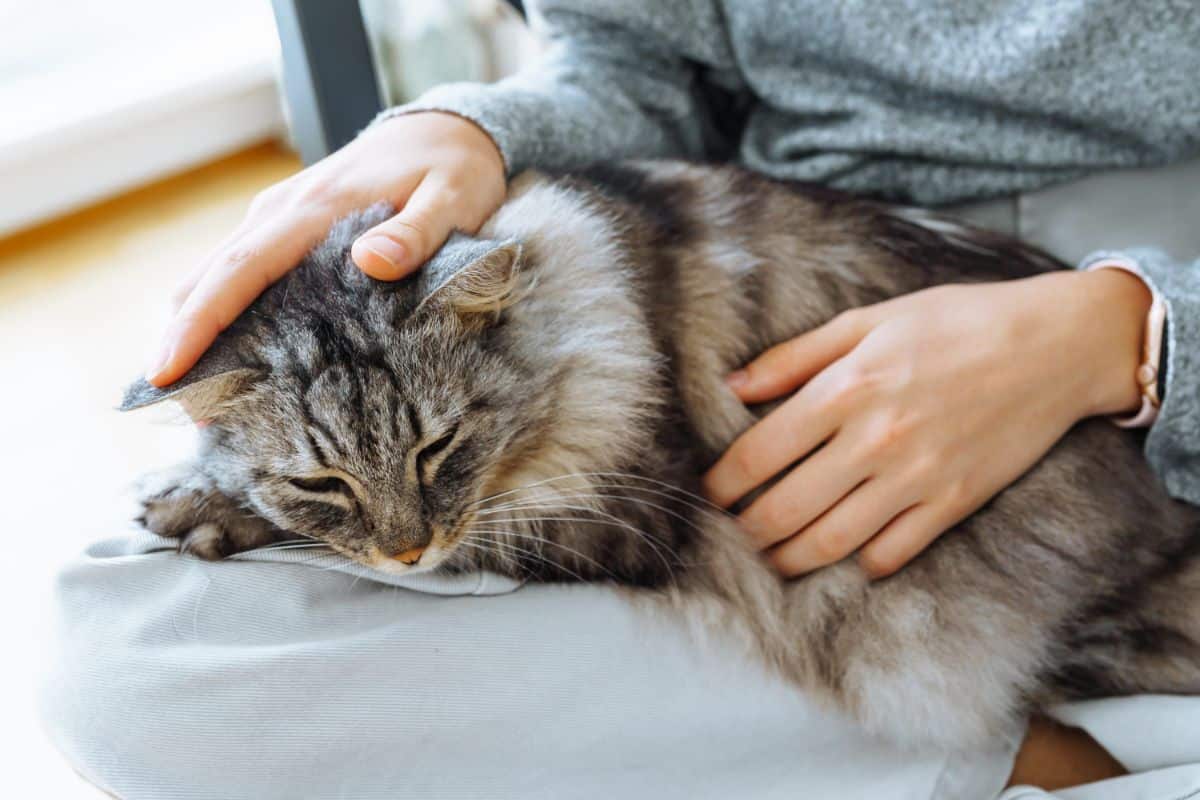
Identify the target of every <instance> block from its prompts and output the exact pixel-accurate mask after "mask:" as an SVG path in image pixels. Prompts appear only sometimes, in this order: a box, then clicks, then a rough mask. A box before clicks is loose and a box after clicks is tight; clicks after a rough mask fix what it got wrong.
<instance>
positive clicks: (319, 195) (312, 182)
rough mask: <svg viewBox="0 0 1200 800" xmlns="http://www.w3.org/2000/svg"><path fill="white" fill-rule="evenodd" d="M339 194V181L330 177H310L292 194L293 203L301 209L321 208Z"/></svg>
mask: <svg viewBox="0 0 1200 800" xmlns="http://www.w3.org/2000/svg"><path fill="white" fill-rule="evenodd" d="M337 194H338V183H337V179H336V178H335V177H333V176H330V175H310V176H308V178H307V180H305V181H304V182H303V183H300V184H299V185H298V186H297V187H296V189H295V190H294V192H293V193H292V198H291V200H292V203H293V204H294V205H296V206H300V207H302V208H303V207H311V206H320V205H323V204H325V203H327V202H329V201H330V200H331V199H332V198H334V197H336V196H337Z"/></svg>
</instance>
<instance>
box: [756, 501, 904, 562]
mask: <svg viewBox="0 0 1200 800" xmlns="http://www.w3.org/2000/svg"><path fill="white" fill-rule="evenodd" d="M911 504H912V500H911V499H910V497H909V496H907V495H906V494H905V493H903V492H902V491H901V490H900V489H899V488H898V487H897V486H895V485H894V484H892V483H890V482H888V481H886V480H884V479H879V478H873V479H871V480H868V481H867V482H866V483H864V484H862V486H860V487H859V488H857V489H855V490H854V491H852V492H851V493H850V494H849V495H847V496H846V497H844V498H843V499H842V500H841V501H840V502H838V503H837V504H836V505H835V506H834V507H833V508H831V509H829V510H828V511H826V512H825V513H824V514H822V515H821V516H820V517H819V518H818V519H817V520H816V521H815V522H813V523H812V524H811V525H809V526H808V527H807V528H805V529H804V530H802V531H800V532H799V533H797V534H795V535H793V536H792V537H791V538H789V539H785V540H784V541H782V542H781V543H779V544H777V545H775V546H774V547H772V548H771V549H770V550H769V551H768V552H767V560H768V561H770V562H771V564H772V566H774V567H775V569H777V570H779V572H781V573H783V574H784V575H786V576H788V577H794V576H796V575H803V574H804V573H806V572H812V571H813V570H815V569H819V568H821V567H825V566H828V565H830V564H834V563H837V562H838V561H841V560H842V559H843V558H845V557H846V556H848V555H850V554H851V553H853V552H854V551H855V550H857V549H858V548H860V547H862V545H863V544H865V543H866V542H868V541H870V539H871V537H872V536H874V535H875V534H876V533H878V532H879V531H880V530H881V529H882V528H883V527H884V526H885V525H887V524H888V523H889V522H891V521H892V520H893V519H894V518H895V517H896V516H897V515H898V514H900V513H901V512H903V511H904V510H905V508H907V507H909V506H910V505H911Z"/></svg>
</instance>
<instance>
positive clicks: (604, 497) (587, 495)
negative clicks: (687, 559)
mask: <svg viewBox="0 0 1200 800" xmlns="http://www.w3.org/2000/svg"><path fill="white" fill-rule="evenodd" d="M601 488H615V489H619V488H624V487H620V486H610V487H601ZM590 497H595V498H598V499H601V500H614V501H617V502H622V503H633V504H635V505H643V506H646V507H648V508H654V509H657V510H659V511H662V512H663V513H664V514H668V515H670V516H672V517H674V518H675V519H677V520H679V521H680V522H682V523H684V524H685V525H688V526H690V527H692V528H695V529H696V530H703V528H701V527H700V525H698V524H697V523H696V521H695V520H691V519H688V518H687V517H685V516H684V515H682V514H680V513H679V512H678V511H675V510H673V509H670V508H666V507H665V506H661V505H658V504H657V503H652V502H650V501H649V500H643V499H642V498H638V497H629V496H627V495H617V494H600V493H595V492H589V493H583V494H579V495H563V499H566V500H576V499H583V500H586V499H588V498H590ZM685 505H686V504H685ZM537 508H546V509H547V510H553V509H555V508H573V509H581V507H580V506H570V505H566V504H562V503H547V504H542V503H536V504H535V503H529V504H526V505H513V506H511V507H509V508H508V509H505V513H508V512H511V511H514V510H518V511H519V510H527V509H537ZM581 510H591V511H592V512H593V513H597V514H599V513H603V512H601V511H600V510H599V509H587V508H586V507H583V508H582V509H581ZM695 510H696V511H699V512H701V513H704V509H695ZM485 513H488V512H482V511H481V512H479V516H483V515H484V514H485ZM498 513H500V512H498ZM610 516H611V515H610ZM731 516H732V515H731ZM735 519H736V518H735Z"/></svg>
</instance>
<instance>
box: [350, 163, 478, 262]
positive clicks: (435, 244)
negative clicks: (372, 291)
mask: <svg viewBox="0 0 1200 800" xmlns="http://www.w3.org/2000/svg"><path fill="white" fill-rule="evenodd" d="M460 198H461V195H460V194H459V193H458V192H456V191H452V190H450V189H449V187H448V186H447V185H446V182H445V181H443V180H438V179H436V178H432V177H426V178H425V180H423V181H421V183H420V184H419V185H418V186H417V188H416V190H415V191H414V192H413V193H412V196H411V197H409V199H408V202H407V203H405V204H404V208H402V209H401V210H400V212H399V213H398V214H396V215H395V216H394V217H392V218H391V219H388V220H386V221H384V222H382V223H380V224H379V225H376V226H375V227H374V228H371V229H370V230H369V231H367V232H366V233H364V234H362V235H361V236H359V237H358V240H357V241H355V242H354V246H353V247H352V248H351V250H350V257H351V258H353V259H354V263H355V264H357V265H358V268H359V269H361V270H362V271H363V272H365V273H367V274H368V275H370V276H371V277H372V278H376V279H378V280H381V281H394V280H398V279H400V278H403V277H404V276H405V275H408V274H409V273H411V272H412V271H414V270H415V269H417V267H419V266H421V265H422V264H424V263H425V262H426V261H428V260H429V258H430V256H432V255H433V254H434V253H435V252H436V251H437V249H438V248H439V247H441V246H442V244H443V243H444V242H445V241H446V239H447V238H448V237H449V236H450V232H451V231H452V230H454V228H455V227H456V226H458V225H460V224H462V223H464V222H465V220H466V219H467V218H468V217H471V216H472V214H471V213H470V212H471V211H472V209H468V208H464V207H463V205H462V204H461V202H460ZM463 227H466V226H465V225H463Z"/></svg>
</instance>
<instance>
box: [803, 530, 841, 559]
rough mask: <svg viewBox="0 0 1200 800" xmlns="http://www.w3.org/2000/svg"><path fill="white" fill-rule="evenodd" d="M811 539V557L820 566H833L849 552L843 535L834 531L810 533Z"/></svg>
mask: <svg viewBox="0 0 1200 800" xmlns="http://www.w3.org/2000/svg"><path fill="white" fill-rule="evenodd" d="M808 535H809V537H810V538H811V539H812V541H811V543H810V544H811V547H812V552H813V555H814V556H816V557H817V559H818V560H819V561H820V562H821V563H822V564H833V563H834V562H837V561H841V560H842V559H843V558H845V557H846V555H847V553H849V552H850V548H849V547H848V546H847V542H846V537H845V534H844V533H842V532H841V531H839V530H835V529H823V530H819V531H812V532H811V533H809V534H808Z"/></svg>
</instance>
